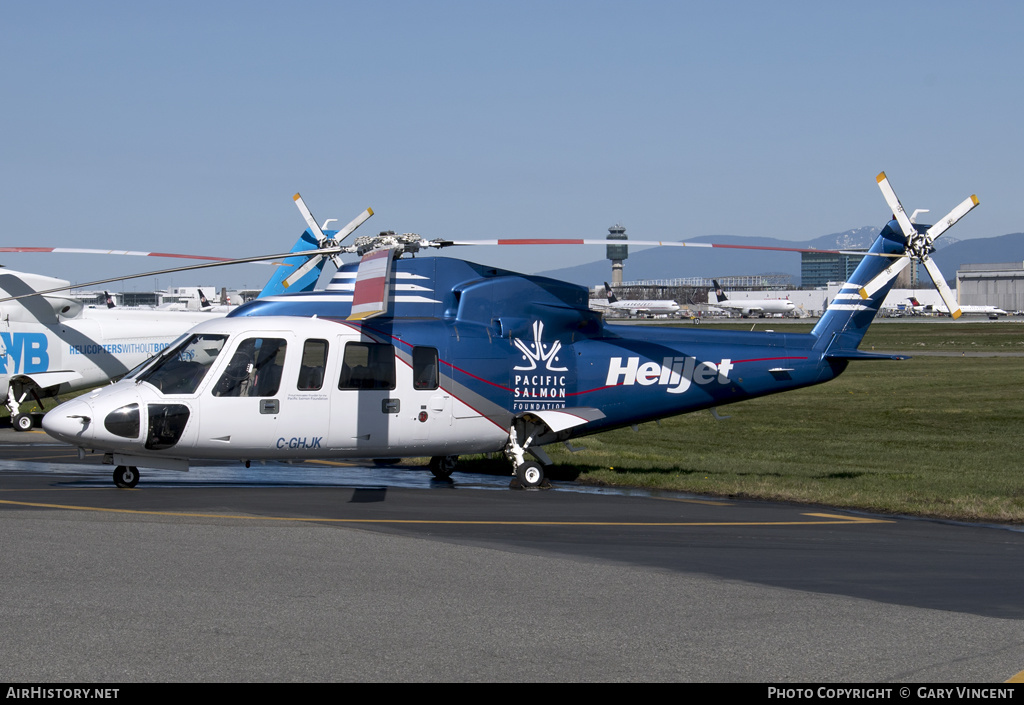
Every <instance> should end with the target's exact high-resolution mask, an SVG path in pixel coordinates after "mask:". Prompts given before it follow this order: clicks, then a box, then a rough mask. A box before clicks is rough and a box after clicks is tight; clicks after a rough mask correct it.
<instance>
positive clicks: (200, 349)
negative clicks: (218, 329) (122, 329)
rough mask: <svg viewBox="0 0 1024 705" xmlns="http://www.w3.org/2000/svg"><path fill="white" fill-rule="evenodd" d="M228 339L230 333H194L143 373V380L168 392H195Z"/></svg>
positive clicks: (140, 377)
mask: <svg viewBox="0 0 1024 705" xmlns="http://www.w3.org/2000/svg"><path fill="white" fill-rule="evenodd" d="M227 339H228V337H227V336H226V335H211V334H208V333H206V334H198V335H191V336H189V337H188V338H186V339H185V340H183V341H182V342H181V343H179V344H178V345H177V346H176V347H174V348H170V349H168V350H167V351H165V352H164V353H163V354H162V355H161V356H160V357H161V359H160V360H158V361H157V362H155V363H154V364H153V365H151V366H150V367H148V368H146V369H145V370H144V371H143V372H142V373H140V374H139V376H138V378H139V381H140V382H148V383H149V384H152V385H153V386H154V387H156V388H157V389H159V390H160V391H161V392H163V393H164V394H192V393H193V392H195V391H196V389H197V388H198V387H199V383H200V382H202V381H203V378H204V377H206V372H207V371H208V370H209V369H210V366H211V365H212V364H213V362H214V360H216V359H217V356H218V355H219V354H220V351H221V350H222V349H223V348H224V343H225V342H226V341H227Z"/></svg>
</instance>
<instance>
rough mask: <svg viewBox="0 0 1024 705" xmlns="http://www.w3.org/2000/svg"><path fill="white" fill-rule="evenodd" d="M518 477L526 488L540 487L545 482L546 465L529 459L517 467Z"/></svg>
mask: <svg viewBox="0 0 1024 705" xmlns="http://www.w3.org/2000/svg"><path fill="white" fill-rule="evenodd" d="M516 479H517V480H519V484H520V485H522V486H523V488H525V489H532V488H534V487H540V486H541V484H543V482H544V466H543V465H541V464H540V463H538V462H536V461H533V460H527V461H526V462H525V463H521V464H520V465H519V466H518V467H517V468H516Z"/></svg>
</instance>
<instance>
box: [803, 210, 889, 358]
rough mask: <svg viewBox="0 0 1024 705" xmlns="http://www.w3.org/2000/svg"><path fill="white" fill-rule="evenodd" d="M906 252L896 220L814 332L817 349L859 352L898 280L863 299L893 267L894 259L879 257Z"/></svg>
mask: <svg viewBox="0 0 1024 705" xmlns="http://www.w3.org/2000/svg"><path fill="white" fill-rule="evenodd" d="M905 250H906V238H904V236H903V234H902V233H901V232H900V229H899V225H898V224H897V223H896V221H895V220H893V221H890V222H889V223H888V224H887V225H886V226H885V227H884V228H883V229H882V232H881V233H879V235H878V238H877V239H876V240H875V242H874V244H873V245H872V246H871V249H870V250H868V253H869V254H868V255H867V256H866V257H864V259H863V260H861V263H860V264H859V265H858V266H857V269H856V270H854V272H853V275H852V276H851V277H850V279H849V281H847V282H846V283H845V284H843V286H842V288H841V289H840V290H839V293H838V294H836V297H835V299H833V300H832V302H831V303H830V304H829V307H828V311H826V312H825V315H824V316H822V317H821V319H820V320H819V321H818V324H817V325H816V326H814V329H813V330H812V331H811V334H812V335H815V336H817V338H818V341H817V342H816V343H815V345H814V348H815V350H820V351H823V352H824V351H826V350H827V351H828V352H829V353H842V352H853V351H855V350H857V346H858V345H860V341H861V340H862V339H863V338H864V334H865V333H866V332H867V330H868V326H870V325H871V322H872V321H873V320H874V319H875V314H877V313H878V309H880V308H881V307H882V302H883V301H885V297H886V296H887V295H888V293H889V290H890V289H891V288H892V285H893V282H894V281H895V278H892V279H890V280H889V281H887V282H885V284H884V285H882V286H881V287H879V288H878V289H877V290H876V291H874V293H872V294H871V295H870V296H869V297H868V298H866V299H865V298H862V297H861V294H860V290H861V289H862V288H863V287H864V286H865V285H866V284H867V283H868V282H870V281H872V280H873V279H874V278H875V277H877V276H878V275H879V274H881V273H882V271H883V270H884V269H885V268H886V267H888V266H889V265H890V264H892V261H893V260H892V258H891V257H886V256H879V255H902V254H903V253H904V252H905Z"/></svg>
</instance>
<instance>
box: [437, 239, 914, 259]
mask: <svg viewBox="0 0 1024 705" xmlns="http://www.w3.org/2000/svg"><path fill="white" fill-rule="evenodd" d="M609 242H612V243H617V244H621V245H633V246H635V247H701V248H721V249H726V250H768V251H771V252H819V253H824V254H839V255H860V256H867V255H870V256H877V257H899V256H900V255H891V254H887V253H884V252H863V251H860V250H823V249H818V248H814V247H768V246H765V245H723V244H720V243H714V242H680V241H678V240H594V239H586V238H514V237H511V238H498V239H491V240H444V239H438V240H428V241H425V242H424V243H423V246H424V247H438V248H440V247H453V246H458V247H468V246H481V245H486V246H495V245H595V246H602V247H603V246H607V245H608V243H609Z"/></svg>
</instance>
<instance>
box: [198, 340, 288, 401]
mask: <svg viewBox="0 0 1024 705" xmlns="http://www.w3.org/2000/svg"><path fill="white" fill-rule="evenodd" d="M287 347H288V343H287V341H285V340H284V339H283V338H246V339H245V340H243V341H242V342H241V343H239V344H238V347H237V348H235V352H234V354H233V355H232V356H231V360H230V361H229V362H228V366H227V367H226V368H225V369H224V372H223V373H222V374H221V376H220V379H219V380H217V384H215V385H214V386H213V396H215V397H272V396H274V395H275V394H277V390H278V388H280V386H281V370H283V369H284V355H285V351H286V350H287Z"/></svg>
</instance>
